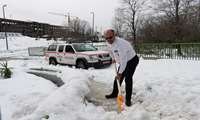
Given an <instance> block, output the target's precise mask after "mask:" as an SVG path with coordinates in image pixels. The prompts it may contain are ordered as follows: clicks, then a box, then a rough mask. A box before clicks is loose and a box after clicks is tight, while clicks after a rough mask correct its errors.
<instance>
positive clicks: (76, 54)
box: [45, 43, 112, 69]
mask: <svg viewBox="0 0 200 120" xmlns="http://www.w3.org/2000/svg"><path fill="white" fill-rule="evenodd" d="M45 57H46V60H48V62H49V64H53V65H57V64H66V65H74V66H76V67H77V68H82V69H88V68H89V67H94V68H100V67H103V66H109V65H111V64H112V58H111V56H110V55H109V52H108V51H99V50H97V48H95V47H94V46H93V45H91V44H89V43H65V44H63V43H61V44H60V43H56V44H51V45H49V47H48V49H47V51H46V52H45Z"/></svg>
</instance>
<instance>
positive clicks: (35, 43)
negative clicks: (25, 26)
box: [0, 33, 53, 57]
mask: <svg viewBox="0 0 200 120" xmlns="http://www.w3.org/2000/svg"><path fill="white" fill-rule="evenodd" d="M13 34H14V33H13ZM51 43H53V40H50V41H47V40H46V39H38V40H36V39H35V38H31V37H27V36H22V35H21V34H17V35H12V36H9V37H8V49H9V50H8V51H7V50H6V40H5V39H2V38H0V57H22V56H28V48H29V47H47V46H48V45H49V44H51Z"/></svg>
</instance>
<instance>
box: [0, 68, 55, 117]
mask: <svg viewBox="0 0 200 120" xmlns="http://www.w3.org/2000/svg"><path fill="white" fill-rule="evenodd" d="M12 71H13V75H12V78H10V79H1V78H0V107H1V112H2V120H17V119H19V118H21V117H23V116H25V115H28V114H31V113H32V112H33V111H34V110H35V109H36V108H37V107H38V104H39V103H40V102H41V101H42V100H43V99H44V98H45V97H47V96H48V95H49V94H50V93H51V92H52V91H53V90H55V89H56V86H55V85H54V84H52V83H51V82H49V81H47V80H45V79H42V78H39V77H36V76H34V75H29V74H27V73H25V72H23V71H21V70H16V69H14V70H12Z"/></svg>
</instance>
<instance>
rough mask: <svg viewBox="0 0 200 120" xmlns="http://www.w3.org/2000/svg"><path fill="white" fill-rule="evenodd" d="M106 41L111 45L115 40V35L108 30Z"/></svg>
mask: <svg viewBox="0 0 200 120" xmlns="http://www.w3.org/2000/svg"><path fill="white" fill-rule="evenodd" d="M105 39H106V41H107V42H108V43H109V44H112V43H113V42H114V40H115V35H114V33H113V32H112V31H110V30H108V31H106V33H105Z"/></svg>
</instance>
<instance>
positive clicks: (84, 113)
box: [21, 68, 104, 120]
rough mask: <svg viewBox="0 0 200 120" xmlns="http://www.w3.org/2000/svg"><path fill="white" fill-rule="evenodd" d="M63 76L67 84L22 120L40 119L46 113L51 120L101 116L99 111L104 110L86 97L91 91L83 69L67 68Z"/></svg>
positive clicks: (71, 119)
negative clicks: (89, 102) (89, 101)
mask: <svg viewBox="0 0 200 120" xmlns="http://www.w3.org/2000/svg"><path fill="white" fill-rule="evenodd" d="M77 75H78V76H77ZM61 76H62V79H63V80H64V81H65V83H66V84H65V85H63V86H62V87H60V88H59V89H58V90H56V91H55V92H54V93H52V94H51V95H50V96H48V97H47V98H46V100H44V101H43V102H42V103H41V104H40V105H39V107H38V108H37V109H36V111H35V112H34V113H33V114H32V115H30V116H27V117H25V118H23V119H21V120H39V119H42V118H43V117H44V116H46V115H48V116H49V117H50V118H49V119H50V120H67V119H70V120H78V119H80V120H83V119H86V120H88V119H97V118H99V117H100V116H98V115H100V114H98V113H99V112H100V113H102V112H104V110H103V109H96V107H95V106H93V105H92V104H88V103H87V101H86V99H85V95H86V94H87V93H88V92H89V89H88V84H89V78H88V76H86V74H84V73H83V72H82V70H76V69H70V68H66V70H64V71H63V73H62V75H61ZM94 112H95V114H94ZM91 113H92V114H91Z"/></svg>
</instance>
